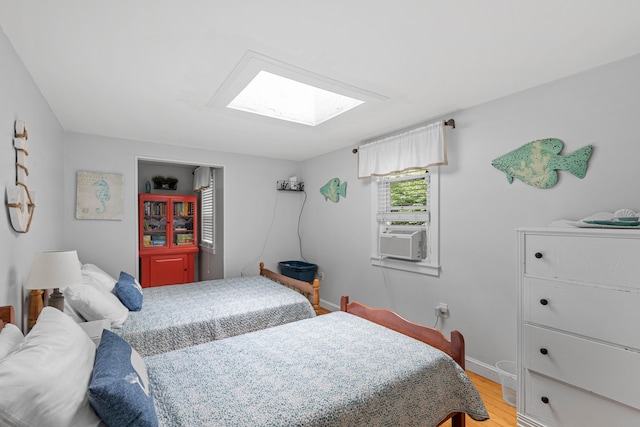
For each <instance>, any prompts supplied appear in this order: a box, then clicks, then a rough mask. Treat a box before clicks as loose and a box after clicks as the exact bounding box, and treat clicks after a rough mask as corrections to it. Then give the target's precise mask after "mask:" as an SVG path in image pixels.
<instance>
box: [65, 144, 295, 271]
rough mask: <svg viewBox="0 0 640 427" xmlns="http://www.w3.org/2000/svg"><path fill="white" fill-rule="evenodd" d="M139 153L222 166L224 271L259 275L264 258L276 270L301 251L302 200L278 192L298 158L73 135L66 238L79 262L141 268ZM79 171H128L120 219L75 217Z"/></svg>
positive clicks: (68, 162) (67, 148)
mask: <svg viewBox="0 0 640 427" xmlns="http://www.w3.org/2000/svg"><path fill="white" fill-rule="evenodd" d="M137 157H144V158H155V159H158V160H164V161H171V162H176V163H191V164H210V165H219V166H224V170H225V176H224V181H225V191H224V206H225V217H224V218H225V219H224V222H225V223H224V230H223V232H224V235H225V248H224V250H225V267H224V271H225V276H227V277H233V276H239V275H240V274H241V273H242V274H257V273H258V263H259V261H264V262H265V264H266V265H267V266H269V267H270V268H272V269H275V268H277V263H278V261H280V260H283V259H289V258H291V257H297V248H298V237H297V230H296V227H295V224H296V221H297V218H298V213H299V200H300V199H294V198H290V197H284V196H286V195H284V196H283V195H282V194H280V193H279V192H277V191H276V181H277V180H278V179H283V178H284V177H288V176H290V175H296V174H299V164H298V163H297V162H292V161H286V160H276V159H266V158H260V157H252V156H243V155H234V154H229V153H220V152H215V151H207V150H197V149H188V148H184V147H177V146H172V145H163V144H154V143H149V142H141V141H131V140H121V139H113V138H106V137H100V136H95V135H85V134H75V133H68V134H66V136H65V158H66V166H65V171H64V187H65V188H66V189H67V191H66V192H65V195H64V211H65V215H64V223H63V227H64V230H65V236H64V238H65V244H66V245H67V246H69V247H73V248H75V249H77V250H78V254H79V256H80V259H81V261H82V262H85V263H87V262H90V263H95V264H97V265H99V266H101V267H102V268H103V269H104V270H105V271H107V272H108V273H110V274H112V275H114V276H117V275H118V274H119V273H120V271H127V272H132V273H135V272H136V271H137V244H138V243H137V242H138V239H137V230H138V229H137V224H138V222H137V197H138V196H137V195H138V183H137V181H136V180H135V168H136V158H137ZM78 170H86V171H96V172H107V173H122V174H124V182H125V191H124V219H123V220H122V221H87V220H76V219H75V203H76V194H75V188H76V182H75V179H76V172H77V171H78ZM263 249H264V253H263Z"/></svg>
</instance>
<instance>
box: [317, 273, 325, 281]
mask: <svg viewBox="0 0 640 427" xmlns="http://www.w3.org/2000/svg"><path fill="white" fill-rule="evenodd" d="M318 279H320V281H323V280H324V271H320V272H319V273H318Z"/></svg>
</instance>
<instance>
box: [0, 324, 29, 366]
mask: <svg viewBox="0 0 640 427" xmlns="http://www.w3.org/2000/svg"><path fill="white" fill-rule="evenodd" d="M23 338H24V335H23V334H22V331H21V330H20V328H18V327H17V326H16V325H14V324H13V323H7V324H5V325H4V328H3V329H2V331H0V359H4V358H5V357H6V356H7V355H8V354H10V353H13V351H14V350H16V349H17V348H18V347H19V346H20V343H21V342H22V339H23Z"/></svg>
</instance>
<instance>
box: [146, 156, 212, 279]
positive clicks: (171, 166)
mask: <svg viewBox="0 0 640 427" xmlns="http://www.w3.org/2000/svg"><path fill="white" fill-rule="evenodd" d="M199 166H205V167H211V168H212V178H213V179H212V183H213V187H212V188H213V203H212V204H211V205H208V206H205V209H208V210H209V211H208V212H206V214H205V212H202V209H203V208H202V200H201V199H202V198H201V194H200V193H199V192H194V191H193V178H194V175H193V171H194V170H195V169H196V168H197V167H199ZM154 177H165V178H166V177H172V178H176V179H177V180H178V183H177V184H176V186H175V189H173V188H172V189H167V188H165V189H162V188H154V187H155V186H154V182H153V178H154ZM147 183H149V184H148V185H147ZM137 184H138V185H137V190H138V191H137V194H144V193H147V191H148V192H150V193H151V194H164V195H176V196H177V195H190V196H194V195H195V196H197V198H198V203H197V209H198V215H197V217H198V221H199V222H201V221H202V219H203V218H205V220H208V221H211V223H210V224H208V225H207V227H205V228H206V229H207V230H209V231H211V237H212V240H213V244H207V245H203V244H201V243H202V242H201V236H202V233H201V230H202V224H198V230H199V232H198V247H199V249H200V250H199V251H198V253H197V256H196V257H195V261H194V264H195V265H194V280H195V281H196V282H197V281H202V280H214V279H222V278H224V233H223V232H224V227H223V224H224V200H223V189H224V168H223V167H221V166H217V165H202V164H193V163H176V162H175V161H168V160H166V161H165V160H161V159H151V158H142V157H140V158H138V159H137ZM136 197H138V196H137V195H136ZM137 209H138V203H136V211H137ZM138 214H139V213H138V212H136V215H138ZM203 214H204V215H203ZM138 226H139V224H138ZM139 231H140V230H136V232H137V234H136V235H139ZM136 244H137V245H138V246H137V248H139V242H138V239H136ZM137 248H136V254H138V250H137ZM136 256H138V255H136ZM138 265H139V264H138ZM138 272H139V273H140V270H138ZM138 277H140V276H138Z"/></svg>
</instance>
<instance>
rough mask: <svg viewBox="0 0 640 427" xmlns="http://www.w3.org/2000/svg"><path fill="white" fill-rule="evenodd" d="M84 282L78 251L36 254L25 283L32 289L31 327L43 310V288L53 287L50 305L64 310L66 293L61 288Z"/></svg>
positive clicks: (27, 287) (30, 306) (26, 286)
mask: <svg viewBox="0 0 640 427" xmlns="http://www.w3.org/2000/svg"><path fill="white" fill-rule="evenodd" d="M79 283H82V272H81V271H80V261H79V260H78V253H77V252H76V251H52V252H40V253H38V254H36V256H35V258H34V259H33V264H31V270H30V271H29V277H28V278H27V283H26V284H25V286H24V287H25V288H26V289H31V302H30V304H29V328H31V327H32V326H33V325H35V323H36V320H37V319H38V315H40V311H42V305H43V303H42V292H43V291H42V290H43V289H53V293H52V294H51V296H50V297H49V305H50V306H52V307H55V308H57V309H58V310H60V311H64V295H62V293H61V292H60V288H66V287H67V286H71V285H76V284H79Z"/></svg>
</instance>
